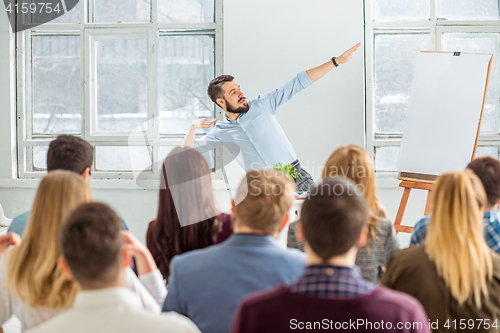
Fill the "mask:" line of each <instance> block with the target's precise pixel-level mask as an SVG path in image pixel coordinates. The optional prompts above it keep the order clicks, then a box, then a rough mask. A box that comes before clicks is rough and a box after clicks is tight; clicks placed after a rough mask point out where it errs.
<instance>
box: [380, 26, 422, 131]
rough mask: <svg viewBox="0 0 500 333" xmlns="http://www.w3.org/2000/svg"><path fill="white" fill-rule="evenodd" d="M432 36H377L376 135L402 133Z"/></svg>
mask: <svg viewBox="0 0 500 333" xmlns="http://www.w3.org/2000/svg"><path fill="white" fill-rule="evenodd" d="M430 44H431V43H430V35H428V34H408V35H376V36H375V56H374V59H375V85H374V99H375V133H402V132H403V128H404V122H405V119H406V110H407V109H408V103H409V101H410V90H411V84H412V80H413V69H414V67H415V63H416V59H417V55H418V53H419V52H420V51H424V50H427V51H428V50H430V49H431V46H430Z"/></svg>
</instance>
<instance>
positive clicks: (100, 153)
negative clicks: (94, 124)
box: [95, 146, 152, 171]
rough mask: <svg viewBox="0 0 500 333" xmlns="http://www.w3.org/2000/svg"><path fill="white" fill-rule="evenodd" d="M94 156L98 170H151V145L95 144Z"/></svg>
mask: <svg viewBox="0 0 500 333" xmlns="http://www.w3.org/2000/svg"><path fill="white" fill-rule="evenodd" d="M95 156H96V170H98V171H132V170H133V171H142V170H145V169H147V170H151V163H152V160H151V147H145V146H142V147H135V146H115V147H105V146H97V147H95Z"/></svg>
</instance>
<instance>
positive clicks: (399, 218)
mask: <svg viewBox="0 0 500 333" xmlns="http://www.w3.org/2000/svg"><path fill="white" fill-rule="evenodd" d="M410 191H411V188H409V187H405V190H404V192H403V197H402V198H401V203H400V204H399V209H398V214H397V215H396V220H395V221H394V228H395V229H396V235H397V234H398V232H399V226H401V221H402V220H403V214H404V213H405V208H406V204H407V203H408V198H409V197H410Z"/></svg>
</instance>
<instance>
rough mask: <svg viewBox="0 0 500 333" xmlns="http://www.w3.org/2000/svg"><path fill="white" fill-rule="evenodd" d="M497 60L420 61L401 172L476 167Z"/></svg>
mask: <svg viewBox="0 0 500 333" xmlns="http://www.w3.org/2000/svg"><path fill="white" fill-rule="evenodd" d="M491 58H492V55H489V54H464V53H461V54H460V55H459V56H455V55H454V54H453V53H433V52H422V53H420V54H419V56H418V57H417V64H416V67H415V72H414V73H415V74H414V77H413V84H412V90H411V94H410V105H409V108H408V113H407V116H406V123H405V127H404V131H403V139H402V141H401V149H400V151H399V157H398V171H399V172H409V173H419V174H427V175H440V174H442V173H446V172H450V171H456V170H463V169H464V168H465V166H466V165H467V164H468V163H469V162H470V160H471V158H472V153H473V150H474V145H475V142H476V135H477V130H478V124H479V120H480V116H481V110H482V106H483V99H484V93H485V89H486V81H487V75H488V65H489V63H490V60H491Z"/></svg>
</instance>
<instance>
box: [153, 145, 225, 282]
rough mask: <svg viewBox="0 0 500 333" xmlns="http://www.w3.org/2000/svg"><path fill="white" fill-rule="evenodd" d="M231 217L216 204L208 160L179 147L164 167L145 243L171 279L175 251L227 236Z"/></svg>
mask: <svg viewBox="0 0 500 333" xmlns="http://www.w3.org/2000/svg"><path fill="white" fill-rule="evenodd" d="M231 233H232V227H231V217H230V216H229V215H227V214H224V213H220V212H219V210H218V209H217V208H216V205H215V199H214V194H213V189H212V177H211V174H210V170H209V168H208V165H207V162H206V161H205V159H204V158H203V156H202V155H201V154H200V153H199V152H198V151H196V150H194V149H192V148H186V147H184V148H183V147H177V148H175V149H174V150H172V152H170V154H169V155H168V156H167V158H166V159H165V162H164V163H163V167H162V175H161V184H160V199H159V203H158V215H157V217H156V220H154V221H153V222H151V223H150V224H149V228H148V231H147V234H146V244H147V246H148V249H149V250H150V251H151V253H152V254H153V257H154V259H155V262H156V265H157V266H158V268H159V269H160V271H161V273H162V274H163V277H164V278H165V279H166V280H167V282H168V275H169V273H170V270H169V265H170V260H172V258H173V257H174V256H176V255H179V254H182V253H185V252H188V251H192V250H197V249H202V248H205V247H207V246H210V245H213V244H217V243H220V242H222V241H224V240H226V239H227V238H228V237H229V236H230V235H231Z"/></svg>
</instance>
